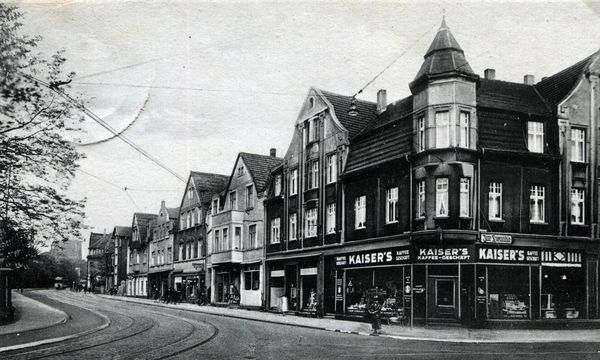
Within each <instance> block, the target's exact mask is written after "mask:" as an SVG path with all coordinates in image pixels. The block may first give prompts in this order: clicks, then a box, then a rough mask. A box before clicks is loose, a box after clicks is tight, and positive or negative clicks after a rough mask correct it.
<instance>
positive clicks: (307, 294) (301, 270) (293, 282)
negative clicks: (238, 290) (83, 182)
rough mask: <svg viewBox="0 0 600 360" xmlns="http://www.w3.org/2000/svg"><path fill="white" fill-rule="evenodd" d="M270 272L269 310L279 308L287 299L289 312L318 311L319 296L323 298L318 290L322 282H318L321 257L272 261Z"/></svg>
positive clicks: (269, 267) (267, 299)
mask: <svg viewBox="0 0 600 360" xmlns="http://www.w3.org/2000/svg"><path fill="white" fill-rule="evenodd" d="M267 275H268V276H267V277H268V280H267V285H268V286H267V287H268V292H267V294H266V295H267V296H266V301H267V307H268V308H269V309H272V310H275V309H280V307H281V306H282V303H281V302H282V301H287V308H288V310H289V311H297V312H305V313H315V312H317V311H318V310H319V299H320V298H321V299H322V297H323V295H322V294H323V291H322V289H321V290H319V289H320V287H322V286H323V285H322V284H320V282H319V257H318V256H314V257H307V258H300V259H294V260H288V261H273V262H270V263H269V265H268V272H267ZM282 299H284V300H282ZM321 302H322V300H321Z"/></svg>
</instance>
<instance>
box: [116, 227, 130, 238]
mask: <svg viewBox="0 0 600 360" xmlns="http://www.w3.org/2000/svg"><path fill="white" fill-rule="evenodd" d="M113 236H121V237H131V226H119V225H117V226H115V228H114V229H113Z"/></svg>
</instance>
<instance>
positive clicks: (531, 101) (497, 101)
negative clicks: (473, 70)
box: [477, 79, 551, 116]
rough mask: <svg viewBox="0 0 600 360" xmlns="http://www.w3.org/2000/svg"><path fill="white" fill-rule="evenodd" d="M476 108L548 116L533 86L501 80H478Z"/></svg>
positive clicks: (544, 104)
mask: <svg viewBox="0 0 600 360" xmlns="http://www.w3.org/2000/svg"><path fill="white" fill-rule="evenodd" d="M477 106H481V107H486V108H492V109H499V110H506V111H513V112H519V113H523V114H529V115H539V116H548V115H551V112H550V109H548V107H547V106H546V103H545V102H544V100H543V98H542V97H541V96H540V94H539V93H538V91H537V90H536V88H535V87H534V86H533V85H527V84H521V83H514V82H508V81H501V80H489V79H480V83H479V87H478V88H477Z"/></svg>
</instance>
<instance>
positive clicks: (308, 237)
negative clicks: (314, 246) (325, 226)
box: [304, 235, 317, 239]
mask: <svg viewBox="0 0 600 360" xmlns="http://www.w3.org/2000/svg"><path fill="white" fill-rule="evenodd" d="M316 237H317V235H307V236H305V237H304V238H305V239H312V238H316Z"/></svg>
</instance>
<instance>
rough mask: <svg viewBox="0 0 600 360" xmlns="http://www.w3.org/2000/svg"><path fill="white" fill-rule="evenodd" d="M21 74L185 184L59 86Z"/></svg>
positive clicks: (162, 164)
mask: <svg viewBox="0 0 600 360" xmlns="http://www.w3.org/2000/svg"><path fill="white" fill-rule="evenodd" d="M21 74H23V76H25V77H27V78H29V79H30V80H32V81H36V82H38V83H40V84H42V85H44V86H45V87H47V88H48V89H50V90H52V91H54V92H55V93H56V94H58V95H60V96H61V97H63V98H65V99H67V100H68V101H69V102H71V103H72V104H73V105H75V106H76V107H77V108H79V109H80V110H81V111H83V112H84V113H85V114H86V115H87V116H89V117H90V118H92V120H94V121H96V122H97V123H98V124H100V125H101V126H102V127H103V128H105V129H106V130H108V131H109V132H110V133H112V134H113V135H115V136H116V137H118V138H119V139H121V140H122V141H123V142H125V143H126V144H127V145H129V146H131V147H132V148H133V149H134V150H136V151H137V152H139V153H140V154H142V155H143V156H144V157H146V158H147V159H149V160H150V161H152V162H154V163H155V164H156V165H158V166H160V167H161V168H163V169H164V170H166V171H167V172H168V173H170V174H171V175H173V176H175V177H176V178H177V179H179V180H180V181H182V182H185V179H184V178H183V177H182V176H181V175H179V174H178V173H177V172H175V171H174V170H172V169H171V168H169V167H168V166H167V165H166V164H164V163H163V162H162V161H160V160H159V159H157V158H156V157H154V156H153V155H151V154H150V153H148V152H147V151H146V150H144V149H143V148H142V147H140V146H139V145H137V144H136V143H134V142H133V141H132V140H130V139H129V138H127V137H126V136H125V135H123V134H121V133H119V132H118V131H117V130H116V129H114V128H113V127H112V126H111V125H110V124H108V123H106V122H105V121H104V120H102V119H101V118H100V117H99V116H98V115H96V114H94V113H93V112H92V111H91V110H89V109H88V108H86V107H85V106H84V105H82V104H80V103H79V102H78V101H77V100H76V99H74V98H73V97H71V96H70V95H69V94H67V93H65V92H64V91H62V90H60V89H59V88H58V87H57V86H52V85H51V84H49V83H47V82H45V81H43V80H39V79H36V78H35V77H33V76H31V75H28V74H26V73H24V72H21Z"/></svg>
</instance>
